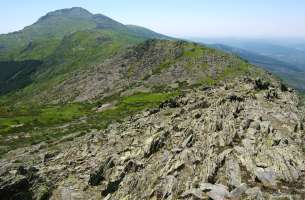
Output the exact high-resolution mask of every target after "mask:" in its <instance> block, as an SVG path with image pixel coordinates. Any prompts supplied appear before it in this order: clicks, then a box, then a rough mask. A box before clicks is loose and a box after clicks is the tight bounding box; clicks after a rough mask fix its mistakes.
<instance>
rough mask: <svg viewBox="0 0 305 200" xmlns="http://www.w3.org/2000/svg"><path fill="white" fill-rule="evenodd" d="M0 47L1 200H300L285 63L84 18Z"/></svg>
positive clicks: (78, 14)
mask: <svg viewBox="0 0 305 200" xmlns="http://www.w3.org/2000/svg"><path fill="white" fill-rule="evenodd" d="M0 47H1V55H0V199H1V200H2V199H4V200H19V199H22V200H32V199H35V200H36V199H37V200H46V199H51V200H67V199H73V200H74V199H75V200H76V199H93V200H95V199H106V200H110V199H114V200H116V199H126V200H129V199H154V200H157V199H168V200H172V199H189V200H191V199H212V200H239V199H240V200H243V199H245V200H262V199H270V200H271V199H305V190H304V188H305V165H304V164H305V149H304V147H305V131H304V123H305V96H300V95H299V94H297V92H296V91H295V90H294V89H292V88H290V87H288V86H287V85H286V84H284V82H282V81H281V80H280V79H279V78H278V77H276V76H275V75H278V74H281V73H286V72H287V71H285V69H286V67H290V66H289V65H288V64H286V65H285V63H283V62H280V61H277V60H274V59H270V58H269V57H264V56H261V55H256V54H253V53H250V52H246V51H241V50H239V49H231V48H230V47H225V46H217V48H220V49H222V50H217V49H215V48H211V47H209V46H206V45H201V44H198V43H191V42H187V41H181V40H176V39H172V38H169V37H167V36H163V35H161V34H158V33H155V32H153V31H150V30H148V29H146V28H142V27H138V26H134V25H123V24H121V23H119V22H116V21H114V20H112V19H110V18H108V17H106V16H104V15H101V14H91V13H90V12H88V11H86V10H84V9H82V8H71V9H63V10H58V11H54V12H51V13H48V14H47V15H46V16H44V17H42V18H40V19H39V20H38V21H37V22H36V23H35V24H33V25H31V26H29V27H26V28H25V29H23V30H21V31H19V32H16V33H11V34H7V35H1V36H0ZM224 50H225V51H224ZM232 52H233V53H232ZM236 53H237V54H239V55H240V56H239V55H236ZM241 56H244V57H248V58H249V61H250V62H248V61H246V60H245V59H241V58H240V57H241ZM250 58H251V59H250ZM251 62H252V63H255V64H262V65H263V66H265V67H266V66H268V67H269V68H270V69H271V68H272V69H274V70H275V71H274V72H276V73H275V75H272V74H271V73H270V72H267V71H265V70H263V69H261V68H259V67H257V66H254V65H252V64H251ZM270 64H274V65H270ZM290 70H291V71H292V72H294V73H298V72H300V71H298V70H299V69H298V68H291V69H290ZM271 71H272V70H271ZM277 73H278V74H277ZM299 74H300V73H299Z"/></svg>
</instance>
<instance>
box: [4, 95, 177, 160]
mask: <svg viewBox="0 0 305 200" xmlns="http://www.w3.org/2000/svg"><path fill="white" fill-rule="evenodd" d="M177 95H179V92H163V93H162V92H155V93H137V94H134V95H132V96H124V97H119V96H116V97H113V98H112V99H105V100H104V103H107V102H113V101H114V100H115V101H117V103H116V104H115V107H113V108H111V109H109V110H106V111H104V112H100V113H98V112H95V111H93V109H94V108H96V107H97V103H96V104H85V103H82V104H65V105H49V106H44V107H36V106H34V105H31V106H22V107H4V106H3V107H0V124H1V125H0V156H1V155H3V154H4V153H6V152H7V151H9V150H12V149H15V148H18V147H24V146H28V145H31V144H37V143H39V142H42V141H45V142H47V143H52V142H56V141H58V139H61V138H63V137H64V136H65V135H69V134H71V133H78V134H85V133H86V132H87V131H89V130H91V129H104V128H106V127H107V126H108V125H109V124H110V123H112V122H114V121H117V122H119V121H121V120H123V119H124V118H125V117H127V116H131V115H133V114H135V113H137V112H139V111H141V110H145V109H150V108H154V107H157V106H158V105H159V104H160V103H161V102H163V101H165V100H167V99H170V98H173V97H175V96H177ZM63 125H64V126H63Z"/></svg>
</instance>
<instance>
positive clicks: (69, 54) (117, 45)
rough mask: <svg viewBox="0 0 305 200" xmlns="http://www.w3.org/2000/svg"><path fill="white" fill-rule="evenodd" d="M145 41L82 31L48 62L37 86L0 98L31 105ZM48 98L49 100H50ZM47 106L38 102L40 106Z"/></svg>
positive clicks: (37, 78) (37, 76)
mask: <svg viewBox="0 0 305 200" xmlns="http://www.w3.org/2000/svg"><path fill="white" fill-rule="evenodd" d="M144 40H145V38H141V37H136V36H134V35H130V34H129V35H128V34H126V33H121V32H117V31H111V30H98V29H94V30H87V31H78V32H75V33H74V34H72V35H69V36H66V37H65V38H64V39H63V41H62V43H61V44H60V45H59V47H58V48H57V49H56V50H55V53H54V54H53V55H51V56H49V58H48V59H47V60H46V61H45V64H44V65H43V66H42V67H40V68H41V70H40V71H39V72H37V73H36V74H35V75H34V77H33V79H34V82H33V83H32V84H30V85H28V86H27V87H25V88H24V89H22V90H20V91H17V92H15V93H11V94H9V95H6V96H2V97H0V101H1V100H2V101H6V102H10V103H13V102H29V101H32V100H33V101H35V99H33V94H39V93H41V92H43V91H48V90H50V89H51V88H52V87H54V86H56V85H58V84H59V83H61V82H62V81H63V80H66V79H67V78H68V77H69V76H73V74H74V73H75V72H76V71H77V70H82V69H84V68H88V67H90V66H92V65H94V64H95V63H100V62H102V61H103V60H105V59H106V58H109V57H111V56H112V55H114V54H116V53H119V52H120V51H123V50H124V49H125V48H126V47H127V46H130V45H132V44H137V43H140V42H141V41H144ZM46 98H47V97H46ZM37 101H38V102H45V101H47V99H46V100H45V101H44V100H43V99H39V100H37V99H36V102H37Z"/></svg>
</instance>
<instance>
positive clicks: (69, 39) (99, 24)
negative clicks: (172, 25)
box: [0, 8, 167, 93]
mask: <svg viewBox="0 0 305 200" xmlns="http://www.w3.org/2000/svg"><path fill="white" fill-rule="evenodd" d="M149 38H167V37H166V36H163V35H161V34H157V33H155V32H153V31H150V30H148V29H144V28H141V27H135V26H125V25H123V24H121V23H119V22H116V21H114V20H112V19H110V18H108V17H106V16H104V15H101V14H91V13H89V12H88V11H87V10H85V9H82V8H71V9H63V10H58V11H54V12H50V13H48V14H47V15H45V16H43V17H41V18H40V19H39V20H38V21H37V22H36V23H34V24H33V25H31V26H28V27H26V28H24V29H23V30H21V31H18V32H14V33H10V34H6V35H0V46H1V48H0V60H2V61H3V62H2V64H1V66H0V67H1V68H0V71H5V72H4V73H7V74H10V75H11V76H1V77H0V78H1V79H0V82H2V83H5V82H6V83H9V81H10V80H11V79H13V78H14V76H16V75H18V74H23V76H22V77H23V78H24V80H21V81H18V82H20V84H18V82H17V83H16V84H15V85H14V87H8V86H7V85H8V84H4V85H1V86H0V91H1V93H4V92H6V93H8V92H12V91H15V90H16V89H22V88H24V86H26V85H30V83H33V82H35V83H37V84H36V85H35V90H36V89H37V88H39V89H41V88H43V87H44V86H42V85H44V84H45V85H56V84H58V82H59V81H61V80H62V79H64V78H62V76H67V74H69V72H70V71H73V70H76V69H78V68H81V67H87V66H89V63H91V62H96V61H97V62H99V61H101V60H103V59H106V58H107V57H109V56H111V55H113V54H114V53H116V52H117V51H119V49H124V48H125V47H126V46H129V45H133V44H136V43H139V42H142V41H144V40H146V39H149ZM31 60H35V61H37V62H41V63H43V64H42V66H40V67H39V70H38V69H37V68H36V67H34V68H35V70H27V71H28V72H27V73H24V72H22V70H24V69H21V68H20V66H19V65H18V66H17V65H15V64H14V62H20V61H22V62H23V61H25V62H26V61H31ZM5 62H6V63H8V62H12V64H10V67H7V66H4V65H3V64H4V63H5ZM72 66H73V67H72ZM25 67H26V66H25ZM72 68H73V69H72ZM54 74H55V75H54ZM57 75H59V76H57ZM20 77H21V76H20ZM22 77H21V79H22ZM60 77H61V78H60ZM42 79H43V80H42ZM55 79H56V80H55ZM37 90H38V89H37Z"/></svg>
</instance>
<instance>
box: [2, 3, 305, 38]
mask: <svg viewBox="0 0 305 200" xmlns="http://www.w3.org/2000/svg"><path fill="white" fill-rule="evenodd" d="M71 7H82V8H84V9H86V10H88V11H90V12H91V13H94V14H97V13H100V14H104V15H106V16H108V17H111V18H113V19H115V20H117V21H119V22H121V23H124V24H134V25H140V26H144V27H147V28H150V29H152V30H154V31H156V32H159V33H162V34H166V35H170V36H175V37H183V38H192V37H197V38H198V37H200V38H201V37H203V38H244V39H251V38H253V39H255V38H261V39H295V40H302V41H305V24H304V21H305V13H304V12H303V10H305V1H302V2H301V1H298V0H282V1H280V3H279V1H278V0H269V1H263V0H257V1H255V2H254V1H251V2H245V1H243V0H235V1H234V3H233V2H232V1H231V2H228V1H225V0H215V1H208V0H200V1H199V0H193V1H192V3H190V1H186V0H175V1H174V0H167V1H164V0H163V1H161V0H156V1H153V2H144V1H140V0H134V1H132V2H126V1H125V2H124V1H123V0H113V1H111V2H110V1H104V0H88V1H72V0H67V1H65V2H62V1H60V0H54V1H52V2H41V1H37V0H28V1H26V2H25V1H24V2H20V1H19V2H18V1H17V0H11V1H9V2H8V3H6V4H5V5H4V6H2V8H1V9H0V10H1V12H0V18H1V19H2V20H1V21H0V24H1V26H0V33H1V34H5V33H10V32H14V31H18V30H21V29H23V28H24V27H26V26H28V25H31V24H33V23H34V22H36V21H37V20H38V19H39V18H40V17H41V16H43V15H45V14H46V13H48V12H51V11H54V10H58V9H64V8H71Z"/></svg>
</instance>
